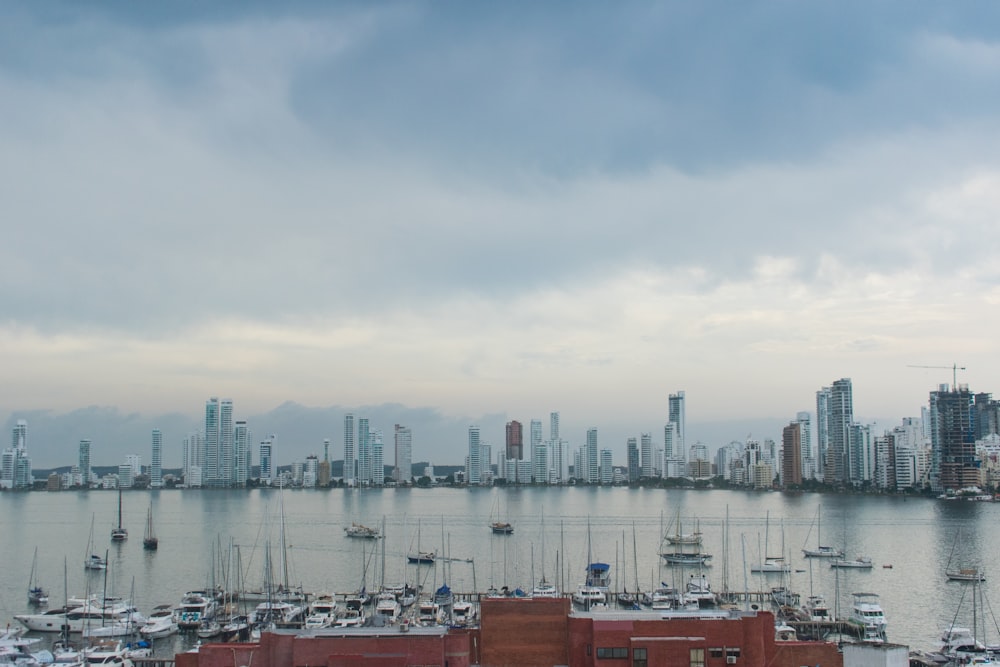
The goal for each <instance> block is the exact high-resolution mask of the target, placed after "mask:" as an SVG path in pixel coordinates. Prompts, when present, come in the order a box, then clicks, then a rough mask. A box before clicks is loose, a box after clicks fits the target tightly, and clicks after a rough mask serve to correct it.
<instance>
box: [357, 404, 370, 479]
mask: <svg viewBox="0 0 1000 667" xmlns="http://www.w3.org/2000/svg"><path fill="white" fill-rule="evenodd" d="M371 437H372V434H371V431H370V430H369V428H368V418H367V417H360V418H359V419H358V485H359V486H371V482H372V439H371Z"/></svg>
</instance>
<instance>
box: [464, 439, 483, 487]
mask: <svg viewBox="0 0 1000 667" xmlns="http://www.w3.org/2000/svg"><path fill="white" fill-rule="evenodd" d="M481 455H482V448H481V447H480V443H479V427H478V426H470V427H469V464H468V467H467V468H466V470H465V480H466V483H467V484H468V485H469V486H473V485H478V484H479V483H480V480H481V477H480V465H479V458H480V456H481Z"/></svg>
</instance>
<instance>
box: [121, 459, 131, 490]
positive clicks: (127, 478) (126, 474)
mask: <svg viewBox="0 0 1000 667" xmlns="http://www.w3.org/2000/svg"><path fill="white" fill-rule="evenodd" d="M134 483H135V468H133V467H132V464H131V463H122V464H121V465H119V466H118V482H117V486H118V488H119V489H131V488H132V485H133V484H134Z"/></svg>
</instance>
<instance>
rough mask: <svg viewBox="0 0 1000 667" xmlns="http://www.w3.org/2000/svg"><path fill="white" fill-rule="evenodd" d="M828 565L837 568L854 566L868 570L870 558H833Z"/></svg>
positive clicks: (870, 564) (870, 567) (870, 562)
mask: <svg viewBox="0 0 1000 667" xmlns="http://www.w3.org/2000/svg"><path fill="white" fill-rule="evenodd" d="M830 567H839V568H854V569H858V570H870V569H872V559H871V558H869V557H868V556H858V557H857V558H854V559H853V560H846V559H843V558H835V559H833V560H831V561H830Z"/></svg>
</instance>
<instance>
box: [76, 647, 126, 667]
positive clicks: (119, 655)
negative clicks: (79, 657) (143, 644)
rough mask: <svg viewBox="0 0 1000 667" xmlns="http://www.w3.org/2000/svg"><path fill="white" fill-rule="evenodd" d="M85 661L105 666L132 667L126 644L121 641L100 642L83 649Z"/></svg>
mask: <svg viewBox="0 0 1000 667" xmlns="http://www.w3.org/2000/svg"><path fill="white" fill-rule="evenodd" d="M83 657H84V663H85V664H87V665H104V666H105V667H132V659H131V658H129V657H128V654H127V651H126V648H125V645H124V644H122V643H121V641H103V642H98V643H96V644H93V645H91V646H89V647H88V648H85V649H83Z"/></svg>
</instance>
